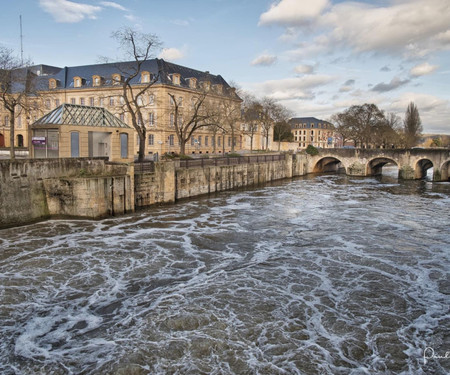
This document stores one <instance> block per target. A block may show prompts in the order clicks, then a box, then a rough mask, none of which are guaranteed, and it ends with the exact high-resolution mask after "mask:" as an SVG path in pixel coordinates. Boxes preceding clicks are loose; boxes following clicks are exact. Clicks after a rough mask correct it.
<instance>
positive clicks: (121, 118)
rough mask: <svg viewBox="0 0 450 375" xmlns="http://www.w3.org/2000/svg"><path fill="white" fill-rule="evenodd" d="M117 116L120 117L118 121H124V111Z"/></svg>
mask: <svg viewBox="0 0 450 375" xmlns="http://www.w3.org/2000/svg"><path fill="white" fill-rule="evenodd" d="M119 117H120V121H123V122H125V113H121V114H120V116H119Z"/></svg>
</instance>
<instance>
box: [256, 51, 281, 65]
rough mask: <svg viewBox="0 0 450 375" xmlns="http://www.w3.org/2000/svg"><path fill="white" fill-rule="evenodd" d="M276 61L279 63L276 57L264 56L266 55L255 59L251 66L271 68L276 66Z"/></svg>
mask: <svg viewBox="0 0 450 375" xmlns="http://www.w3.org/2000/svg"><path fill="white" fill-rule="evenodd" d="M276 61H277V57H276V56H273V55H266V54H264V55H261V56H258V57H257V58H256V59H254V60H253V61H252V62H251V65H253V66H257V65H260V66H270V65H273V64H275V62H276Z"/></svg>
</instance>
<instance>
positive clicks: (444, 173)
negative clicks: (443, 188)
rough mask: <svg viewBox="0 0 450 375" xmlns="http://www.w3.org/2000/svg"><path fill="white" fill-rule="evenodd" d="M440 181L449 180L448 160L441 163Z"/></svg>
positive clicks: (449, 166)
mask: <svg viewBox="0 0 450 375" xmlns="http://www.w3.org/2000/svg"><path fill="white" fill-rule="evenodd" d="M440 171H441V181H450V160H447V161H446V162H444V164H442V165H441V169H440Z"/></svg>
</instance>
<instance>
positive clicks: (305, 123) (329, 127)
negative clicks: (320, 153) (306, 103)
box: [289, 117, 341, 149]
mask: <svg viewBox="0 0 450 375" xmlns="http://www.w3.org/2000/svg"><path fill="white" fill-rule="evenodd" d="M289 124H290V125H291V132H292V134H293V135H294V142H297V143H298V147H299V148H301V149H303V148H306V147H308V146H309V145H312V146H314V147H320V148H333V147H340V146H341V145H339V144H338V143H339V141H338V139H339V137H338V134H336V132H335V130H334V125H333V124H331V123H329V122H328V121H324V120H319V119H317V118H315V117H294V118H291V119H290V120H289Z"/></svg>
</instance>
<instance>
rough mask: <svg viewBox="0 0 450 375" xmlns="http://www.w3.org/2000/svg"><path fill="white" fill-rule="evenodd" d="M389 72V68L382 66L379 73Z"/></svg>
mask: <svg viewBox="0 0 450 375" xmlns="http://www.w3.org/2000/svg"><path fill="white" fill-rule="evenodd" d="M390 71H391V68H389V67H388V66H387V65H385V66H383V67H382V68H381V69H380V72H390Z"/></svg>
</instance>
